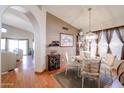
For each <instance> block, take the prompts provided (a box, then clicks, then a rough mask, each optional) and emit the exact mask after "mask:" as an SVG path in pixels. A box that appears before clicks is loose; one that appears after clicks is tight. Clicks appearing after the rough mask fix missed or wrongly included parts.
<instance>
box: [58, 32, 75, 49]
mask: <svg viewBox="0 0 124 93" xmlns="http://www.w3.org/2000/svg"><path fill="white" fill-rule="evenodd" d="M73 44H74V36H73V35H71V34H66V33H60V46H61V47H72V46H73Z"/></svg>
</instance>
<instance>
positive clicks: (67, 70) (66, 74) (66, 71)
mask: <svg viewBox="0 0 124 93" xmlns="http://www.w3.org/2000/svg"><path fill="white" fill-rule="evenodd" d="M67 71H68V68H67V67H66V69H65V75H67Z"/></svg>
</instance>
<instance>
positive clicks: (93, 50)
mask: <svg viewBox="0 0 124 93" xmlns="http://www.w3.org/2000/svg"><path fill="white" fill-rule="evenodd" d="M96 46H97V45H96V40H92V42H91V57H95V56H96Z"/></svg>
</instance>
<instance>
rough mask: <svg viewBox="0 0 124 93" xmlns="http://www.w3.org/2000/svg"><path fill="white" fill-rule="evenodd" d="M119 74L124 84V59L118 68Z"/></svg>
mask: <svg viewBox="0 0 124 93" xmlns="http://www.w3.org/2000/svg"><path fill="white" fill-rule="evenodd" d="M117 75H118V79H119V81H120V83H121V84H122V85H123V86H124V60H123V61H122V62H121V63H120V64H119V66H118V68H117Z"/></svg>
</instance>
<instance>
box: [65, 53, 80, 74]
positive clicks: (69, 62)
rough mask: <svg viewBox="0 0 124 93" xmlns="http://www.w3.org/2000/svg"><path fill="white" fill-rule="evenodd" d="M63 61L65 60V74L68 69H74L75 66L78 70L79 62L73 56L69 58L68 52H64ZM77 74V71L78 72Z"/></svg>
mask: <svg viewBox="0 0 124 93" xmlns="http://www.w3.org/2000/svg"><path fill="white" fill-rule="evenodd" d="M65 61H66V69H65V75H67V72H68V69H74V68H77V69H78V71H79V67H80V64H79V63H78V62H76V61H75V60H74V59H73V58H72V59H71V60H69V56H68V53H67V52H66V53H65ZM78 74H79V72H78Z"/></svg>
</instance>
